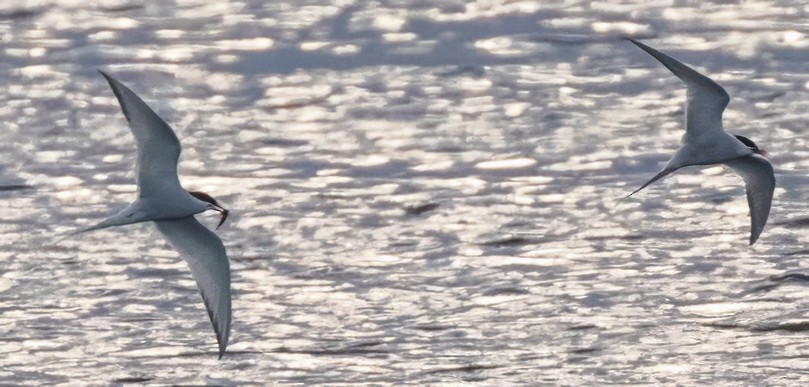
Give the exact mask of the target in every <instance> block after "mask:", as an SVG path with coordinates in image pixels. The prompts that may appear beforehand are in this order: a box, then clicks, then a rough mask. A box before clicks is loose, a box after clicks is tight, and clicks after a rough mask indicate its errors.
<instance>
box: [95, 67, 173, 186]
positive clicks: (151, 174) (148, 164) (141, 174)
mask: <svg viewBox="0 0 809 387" xmlns="http://www.w3.org/2000/svg"><path fill="white" fill-rule="evenodd" d="M99 72H100V73H101V75H103V76H104V78H106V79H107V82H109V84H110V87H111V88H112V92H113V93H115V97H116V98H118V103H119V104H120V105H121V110H122V111H123V112H124V116H126V120H127V121H128V122H129V128H130V129H131V130H132V134H133V135H134V136H135V141H137V143H138V161H137V175H138V192H139V193H140V196H148V195H150V194H152V193H154V192H155V191H160V190H161V187H165V188H166V189H170V190H174V189H177V188H180V180H179V178H178V177H177V162H178V161H179V159H180V141H179V140H178V139H177V135H176V134H174V131H173V130H172V129H171V127H169V125H168V124H166V122H165V121H163V119H162V118H160V117H159V116H158V115H157V113H155V112H154V111H153V110H152V109H151V108H150V107H149V106H148V105H146V103H145V102H143V100H142V99H140V97H138V96H137V95H135V93H133V92H132V90H129V88H127V87H126V86H124V85H123V84H122V83H121V82H118V81H117V80H116V79H115V78H113V77H111V76H109V75H108V74H106V73H105V72H103V71H101V70H99Z"/></svg>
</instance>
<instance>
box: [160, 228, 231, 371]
mask: <svg viewBox="0 0 809 387" xmlns="http://www.w3.org/2000/svg"><path fill="white" fill-rule="evenodd" d="M154 222H155V224H156V225H157V229H158V230H160V232H161V233H163V235H164V236H165V237H166V239H168V241H169V243H171V245H172V246H174V248H175V249H177V250H178V251H179V252H180V254H181V255H182V256H183V258H184V259H185V261H186V262H187V263H188V266H190V267H191V274H193V276H194V280H196V282H197V286H198V287H199V291H200V293H201V294H202V300H203V302H205V309H207V310H208V317H210V319H211V323H212V324H213V330H214V332H216V341H217V342H218V343H219V358H220V359H221V358H222V355H224V354H225V348H227V346H228V337H229V336H230V263H229V262H228V256H227V253H226V252H225V246H224V245H222V241H221V240H220V239H219V237H217V236H216V234H214V233H213V232H212V231H211V230H208V229H207V228H206V227H205V226H203V225H202V224H200V223H199V222H198V221H197V220H196V218H194V217H193V216H187V217H185V218H179V219H170V220H156V221H154Z"/></svg>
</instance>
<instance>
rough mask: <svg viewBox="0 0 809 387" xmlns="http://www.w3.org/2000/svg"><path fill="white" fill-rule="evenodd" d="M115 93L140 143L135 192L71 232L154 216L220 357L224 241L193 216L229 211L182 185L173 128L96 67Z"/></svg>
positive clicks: (224, 325)
mask: <svg viewBox="0 0 809 387" xmlns="http://www.w3.org/2000/svg"><path fill="white" fill-rule="evenodd" d="M99 72H100V73H101V75H103V76H104V78H106V79H107V82H109V84H110V87H111V88H112V92H113V93H114V94H115V97H116V98H118V103H119V104H120V105H121V110H122V111H123V113H124V116H125V117H126V120H127V121H128V122H129V128H130V130H131V131H132V134H133V135H134V136H135V141H136V143H137V147H138V153H137V164H136V174H137V183H138V196H137V199H135V201H134V202H132V203H130V204H129V205H128V206H127V207H126V208H124V209H123V210H121V211H120V212H118V213H116V214H114V215H112V216H110V217H109V218H107V219H105V220H103V221H101V222H99V223H97V224H96V225H94V226H90V227H87V228H85V229H82V230H79V231H77V232H75V234H79V233H84V232H87V231H93V230H99V229H102V228H107V227H113V226H123V225H127V224H133V223H141V222H148V221H152V222H154V223H155V225H156V226H157V229H158V230H159V231H160V232H161V233H162V234H163V236H165V237H166V239H167V240H168V242H169V243H170V244H171V245H172V246H174V248H176V249H177V250H179V252H180V254H181V255H182V256H183V258H184V259H185V261H186V262H187V263H188V266H190V267H191V274H192V275H193V277H194V280H196V282H197V286H198V287H199V291H200V293H201V294H202V300H203V302H204V303H205V308H206V309H207V311H208V317H209V318H210V320H211V323H212V324H213V329H214V332H215V333H216V341H217V343H218V344H219V358H220V359H221V358H222V355H224V353H225V348H226V347H227V345H228V336H229V335H230V302H231V293H230V264H229V262H228V257H227V253H226V252H225V246H224V245H223V244H222V240H220V239H219V237H217V236H216V234H214V233H213V232H212V231H210V230H208V228H206V227H205V226H203V225H202V224H200V223H199V222H198V221H197V220H196V218H194V215H196V214H199V213H201V212H204V211H207V210H214V211H217V212H219V213H220V214H221V217H220V220H219V225H217V226H216V228H217V229H218V228H219V226H221V225H222V223H224V222H225V219H227V216H228V210H226V209H225V208H223V207H222V206H220V205H219V203H217V201H216V200H215V199H214V198H212V197H211V196H210V195H208V194H206V193H203V192H189V191H186V190H185V189H183V187H182V186H180V180H179V177H178V176H177V162H178V161H179V158H180V141H179V140H178V139H177V135H175V134H174V131H173V130H172V129H171V127H169V125H168V124H166V122H165V121H163V119H161V118H160V117H159V116H158V115H157V113H155V112H154V111H153V110H152V109H151V108H150V107H149V106H148V105H146V103H145V102H143V100H142V99H140V97H138V96H137V95H135V93H133V92H132V90H130V89H129V88H127V87H126V86H124V85H123V84H122V83H121V82H118V81H117V80H116V79H115V78H113V77H111V76H109V75H108V74H106V73H105V72H103V71H101V70H99Z"/></svg>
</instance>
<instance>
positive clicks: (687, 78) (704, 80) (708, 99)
mask: <svg viewBox="0 0 809 387" xmlns="http://www.w3.org/2000/svg"><path fill="white" fill-rule="evenodd" d="M626 39H627V40H629V41H630V42H632V43H634V44H635V45H636V46H638V47H640V48H641V49H642V50H643V51H646V52H647V53H648V54H649V55H651V56H653V57H654V58H655V59H657V60H658V61H660V63H662V64H663V66H666V68H667V69H669V70H671V72H672V73H674V75H676V76H677V78H680V79H681V80H682V81H683V82H685V85H686V87H687V88H688V90H687V102H686V106H685V123H686V126H685V137H683V140H684V142H699V140H698V138H699V137H702V136H706V135H707V136H717V135H719V134H720V133H721V132H722V113H723V112H724V111H725V107H726V106H727V105H728V102H730V96H729V95H728V93H727V92H726V91H725V89H723V88H722V86H719V84H718V83H716V82H714V81H713V80H712V79H710V78H708V77H706V76H704V75H702V74H700V73H698V72H696V71H694V69H692V68H690V67H688V66H686V65H684V64H683V63H682V62H680V61H678V60H676V59H674V58H672V57H670V56H668V55H666V54H664V53H662V52H660V51H657V50H655V49H654V48H651V47H649V46H647V45H645V44H643V43H641V42H638V41H636V40H633V39H630V38H626Z"/></svg>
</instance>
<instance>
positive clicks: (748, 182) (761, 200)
mask: <svg viewBox="0 0 809 387" xmlns="http://www.w3.org/2000/svg"><path fill="white" fill-rule="evenodd" d="M725 165H727V166H728V167H730V168H731V169H733V171H734V172H736V173H737V174H738V175H739V176H741V177H742V178H743V179H744V187H745V191H747V205H748V206H750V225H751V229H750V244H751V245H752V244H753V243H756V240H757V239H758V237H759V235H761V232H762V231H764V226H765V225H766V224H767V218H768V217H769V215H770V206H771V204H772V196H773V192H774V191H775V174H774V172H773V168H772V164H770V162H769V161H768V160H767V159H766V158H765V157H764V156H761V155H759V154H753V155H750V156H746V157H740V158H738V159H735V160H731V161H728V162H725Z"/></svg>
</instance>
